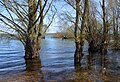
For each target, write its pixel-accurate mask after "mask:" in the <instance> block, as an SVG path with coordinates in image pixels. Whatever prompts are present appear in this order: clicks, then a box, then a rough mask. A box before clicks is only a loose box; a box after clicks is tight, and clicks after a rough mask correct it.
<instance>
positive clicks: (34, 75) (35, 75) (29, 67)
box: [25, 59, 44, 82]
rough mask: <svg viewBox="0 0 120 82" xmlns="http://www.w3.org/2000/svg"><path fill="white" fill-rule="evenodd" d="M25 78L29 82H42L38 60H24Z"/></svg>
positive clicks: (42, 77)
mask: <svg viewBox="0 0 120 82" xmlns="http://www.w3.org/2000/svg"><path fill="white" fill-rule="evenodd" d="M25 76H26V77H27V80H29V81H30V82H44V76H43V73H42V70H41V61H40V59H32V60H26V74H25Z"/></svg>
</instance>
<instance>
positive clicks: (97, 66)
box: [0, 38, 120, 82]
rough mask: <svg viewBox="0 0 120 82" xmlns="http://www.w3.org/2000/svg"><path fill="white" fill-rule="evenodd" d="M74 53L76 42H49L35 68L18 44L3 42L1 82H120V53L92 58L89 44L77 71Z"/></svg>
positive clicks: (1, 46) (14, 41)
mask: <svg viewBox="0 0 120 82" xmlns="http://www.w3.org/2000/svg"><path fill="white" fill-rule="evenodd" d="M74 50H75V46H74V41H73V40H62V39H55V38H46V39H45V40H42V45H41V51H40V60H39V61H33V62H34V63H35V64H33V62H30V61H25V60H24V48H23V46H22V44H21V43H20V42H19V41H18V40H13V39H11V40H6V39H1V40H0V82H14V81H16V82H21V81H22V82H44V81H45V82H46V81H48V82H53V81H55V82H58V81H61V82H120V78H119V77H120V51H113V50H109V51H108V54H107V55H105V56H101V54H99V53H96V54H89V53H88V52H87V44H86V45H85V46H84V52H83V53H84V57H83V59H82V61H81V67H76V66H74V63H73V62H74V60H73V59H74V58H73V57H74ZM28 62H29V63H28ZM37 62H39V64H38V63H37ZM34 68H35V69H34ZM31 70H32V71H31Z"/></svg>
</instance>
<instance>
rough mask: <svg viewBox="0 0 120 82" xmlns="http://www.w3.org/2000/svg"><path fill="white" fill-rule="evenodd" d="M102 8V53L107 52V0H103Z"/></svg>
mask: <svg viewBox="0 0 120 82" xmlns="http://www.w3.org/2000/svg"><path fill="white" fill-rule="evenodd" d="M102 3H103V5H102V10H103V39H102V43H101V53H102V54H106V53H107V33H108V32H107V25H106V11H105V0H102Z"/></svg>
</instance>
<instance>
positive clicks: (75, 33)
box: [74, 0, 82, 65]
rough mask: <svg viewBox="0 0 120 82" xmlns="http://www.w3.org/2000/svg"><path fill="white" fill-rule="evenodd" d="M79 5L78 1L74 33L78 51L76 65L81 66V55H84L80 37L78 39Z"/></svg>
mask: <svg viewBox="0 0 120 82" xmlns="http://www.w3.org/2000/svg"><path fill="white" fill-rule="evenodd" d="M79 3H80V0H76V22H75V32H74V35H75V45H76V50H75V54H74V65H79V64H80V60H81V53H82V46H81V45H80V42H79V37H78V22H79Z"/></svg>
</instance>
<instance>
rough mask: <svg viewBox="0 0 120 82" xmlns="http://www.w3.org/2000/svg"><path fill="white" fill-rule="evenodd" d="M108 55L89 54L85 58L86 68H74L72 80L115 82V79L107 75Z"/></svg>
mask: <svg viewBox="0 0 120 82" xmlns="http://www.w3.org/2000/svg"><path fill="white" fill-rule="evenodd" d="M107 56H108V54H101V53H89V55H88V56H86V60H87V64H86V66H84V67H83V66H75V73H74V74H75V75H74V80H75V81H76V82H96V81H99V82H103V81H104V82H109V81H111V82H117V80H118V79H116V77H113V76H112V77H111V75H110V74H111V73H109V67H108V66H109V65H108V64H109V63H108V57H107Z"/></svg>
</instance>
